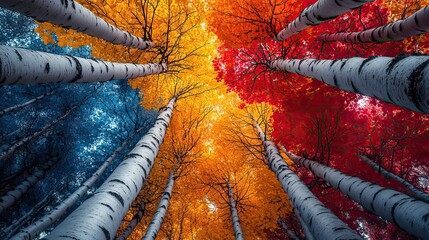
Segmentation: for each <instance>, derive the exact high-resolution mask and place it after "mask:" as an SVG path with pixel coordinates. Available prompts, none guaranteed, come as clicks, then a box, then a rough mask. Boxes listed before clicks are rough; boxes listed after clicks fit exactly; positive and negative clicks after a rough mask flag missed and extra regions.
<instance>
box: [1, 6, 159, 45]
mask: <svg viewBox="0 0 429 240" xmlns="http://www.w3.org/2000/svg"><path fill="white" fill-rule="evenodd" d="M0 7H3V8H7V9H9V10H12V11H15V12H18V13H21V14H24V15H26V16H28V17H32V18H34V19H35V20H37V21H40V22H50V23H53V24H56V25H59V26H62V27H64V28H71V29H74V30H76V31H79V32H83V33H86V34H88V35H90V36H93V37H97V38H101V39H104V40H106V41H108V42H111V43H114V44H121V45H124V46H128V47H132V48H139V49H147V48H151V47H154V46H155V44H154V43H153V42H150V41H146V40H145V39H143V38H139V37H136V36H134V35H132V34H130V33H129V32H126V31H123V30H121V29H119V28H117V27H115V26H113V25H111V24H109V23H107V22H106V21H105V20H103V19H101V18H99V17H97V16H96V15H95V14H94V13H92V12H91V11H90V10H88V9H86V8H85V7H83V6H82V5H81V4H79V3H78V2H76V1H74V0H65V1H60V2H58V1H49V0H19V1H14V0H4V1H1V2H0Z"/></svg>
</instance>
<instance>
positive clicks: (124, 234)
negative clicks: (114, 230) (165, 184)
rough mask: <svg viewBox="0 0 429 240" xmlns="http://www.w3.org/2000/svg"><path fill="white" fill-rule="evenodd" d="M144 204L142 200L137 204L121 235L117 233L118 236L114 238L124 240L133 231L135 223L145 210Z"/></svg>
mask: <svg viewBox="0 0 429 240" xmlns="http://www.w3.org/2000/svg"><path fill="white" fill-rule="evenodd" d="M145 205H146V204H145V202H144V201H142V202H141V204H140V205H139V208H138V211H137V213H136V214H135V215H134V216H133V218H132V219H131V221H130V222H129V224H128V225H127V227H126V228H125V230H124V231H123V232H122V233H121V235H119V237H117V238H116V240H126V239H127V238H128V236H129V235H130V234H131V233H132V232H133V230H134V229H135V228H136V226H137V224H138V223H139V222H140V220H141V219H142V217H143V214H144V212H145Z"/></svg>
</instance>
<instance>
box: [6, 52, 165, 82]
mask: <svg viewBox="0 0 429 240" xmlns="http://www.w3.org/2000/svg"><path fill="white" fill-rule="evenodd" d="M165 71H167V64H165V63H162V64H158V63H149V64H132V63H113V62H105V61H101V60H98V59H85V58H79V57H73V56H61V55H56V54H51V53H45V52H39V51H33V50H27V49H23V48H12V47H7V46H0V86H1V85H7V84H26V83H51V82H68V83H75V82H77V83H81V82H104V81H110V80H119V79H129V78H136V77H143V76H147V75H152V74H160V73H163V72H165Z"/></svg>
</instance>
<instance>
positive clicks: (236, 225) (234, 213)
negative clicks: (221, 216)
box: [226, 182, 244, 240]
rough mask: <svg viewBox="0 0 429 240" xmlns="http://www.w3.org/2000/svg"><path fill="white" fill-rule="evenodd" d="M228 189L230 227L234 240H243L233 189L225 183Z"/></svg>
mask: <svg viewBox="0 0 429 240" xmlns="http://www.w3.org/2000/svg"><path fill="white" fill-rule="evenodd" d="M226 186H227V188H228V199H229V210H230V211H231V219H232V227H233V229H234V236H235V239H236V240H243V239H244V236H243V230H242V229H241V224H240V218H239V217H238V210H237V203H236V201H235V199H234V193H233V187H232V186H231V185H230V184H229V182H226Z"/></svg>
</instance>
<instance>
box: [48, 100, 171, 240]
mask: <svg viewBox="0 0 429 240" xmlns="http://www.w3.org/2000/svg"><path fill="white" fill-rule="evenodd" d="M175 102H176V98H175V97H173V98H172V99H171V100H170V102H169V103H168V105H167V106H166V107H165V109H164V111H163V112H162V113H160V114H159V116H158V118H157V120H156V122H155V124H154V126H153V127H152V128H150V129H149V131H148V132H147V134H146V135H145V136H143V137H142V138H141V139H140V141H139V142H138V143H137V144H136V146H135V147H134V149H133V150H131V152H130V153H128V155H127V156H126V157H125V159H124V160H123V161H122V163H121V164H119V166H118V167H117V168H116V169H115V171H114V172H113V173H112V174H111V175H110V176H109V177H108V178H107V179H106V181H105V182H104V183H103V185H101V186H100V188H98V190H97V191H96V192H95V194H94V196H92V197H91V198H89V199H87V200H86V201H85V202H84V203H83V204H82V205H80V206H79V208H77V209H76V210H75V211H73V212H72V213H71V214H70V215H69V216H68V217H67V218H66V219H65V220H64V221H63V222H62V223H61V224H60V225H58V226H57V227H56V228H55V229H54V230H53V231H52V232H51V234H50V235H48V236H46V239H70V238H77V239H88V240H90V239H112V238H113V237H114V236H115V233H116V231H117V230H118V228H119V225H120V224H121V222H122V219H123V218H124V216H125V214H126V213H127V211H128V209H129V208H130V207H131V204H132V202H133V201H134V199H135V198H136V197H137V195H138V193H139V192H140V189H141V188H142V187H143V184H144V182H145V181H146V179H147V177H148V175H149V172H150V170H151V169H152V166H153V164H154V160H155V157H156V155H157V153H158V151H159V147H160V145H161V144H162V142H163V139H164V136H165V132H166V130H167V127H168V125H169V123H170V120H171V117H172V114H173V108H174V103H175Z"/></svg>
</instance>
